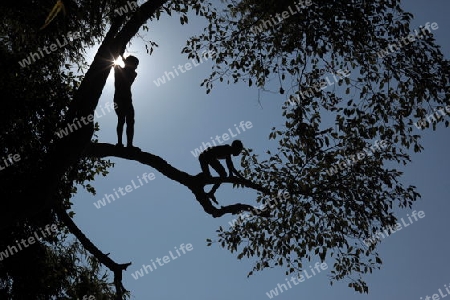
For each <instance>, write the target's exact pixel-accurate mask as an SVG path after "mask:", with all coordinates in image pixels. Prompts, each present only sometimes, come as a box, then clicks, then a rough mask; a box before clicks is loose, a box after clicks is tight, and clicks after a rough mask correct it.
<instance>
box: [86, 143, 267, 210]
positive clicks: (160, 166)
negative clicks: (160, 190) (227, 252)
mask: <svg viewBox="0 0 450 300" xmlns="http://www.w3.org/2000/svg"><path fill="white" fill-rule="evenodd" d="M84 155H85V156H92V157H97V158H103V157H108V156H114V157H120V158H124V159H128V160H134V161H137V162H140V163H142V164H145V165H148V166H150V167H152V168H154V169H156V170H157V171H159V172H160V173H161V174H163V175H164V176H166V177H168V178H170V179H172V180H174V181H176V182H178V183H180V184H182V185H185V186H186V187H187V188H189V189H190V190H191V191H192V193H193V194H194V195H195V197H196V199H197V201H198V202H199V203H200V204H201V205H202V207H203V209H204V211H205V212H206V213H208V214H210V215H212V216H213V217H214V218H218V217H221V216H223V215H224V214H227V213H229V214H239V213H241V212H242V211H253V212H254V213H256V214H260V215H261V216H264V215H265V214H264V212H263V211H259V210H257V209H254V208H253V206H251V205H248V204H241V203H236V204H232V205H228V206H221V207H220V208H217V207H215V206H214V205H212V203H211V200H212V201H215V202H216V203H217V201H216V200H215V199H216V198H215V196H214V193H215V192H216V190H217V189H218V188H219V186H220V185H221V184H222V183H232V184H238V185H242V186H245V187H247V188H251V189H254V190H256V191H259V192H261V193H263V194H267V195H268V194H269V193H270V191H269V190H268V189H266V188H264V187H262V186H260V185H258V184H256V183H254V182H251V181H250V180H248V179H245V178H241V177H227V178H222V177H206V176H204V175H203V173H199V174H197V175H191V174H188V173H186V172H184V171H181V170H179V169H177V168H175V167H173V166H172V165H170V164H169V163H168V162H167V161H165V160H164V159H162V158H161V157H159V156H157V155H154V154H151V153H147V152H143V151H136V150H133V149H127V148H123V147H116V146H114V145H112V144H108V143H91V144H90V145H89V146H88V147H87V148H86V151H85V153H84ZM210 184H214V187H213V188H212V189H211V191H210V192H208V193H207V192H205V191H204V188H205V186H206V185H210Z"/></svg>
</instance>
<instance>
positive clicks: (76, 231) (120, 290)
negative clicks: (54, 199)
mask: <svg viewBox="0 0 450 300" xmlns="http://www.w3.org/2000/svg"><path fill="white" fill-rule="evenodd" d="M56 213H57V214H58V217H59V218H60V219H61V221H62V222H64V224H65V225H66V226H67V228H68V229H69V231H70V232H71V233H72V234H73V235H75V236H76V238H77V239H78V240H79V241H80V243H81V244H82V245H83V247H84V248H85V249H86V250H88V251H89V252H90V253H91V254H92V255H93V256H95V258H97V259H98V261H99V262H100V263H102V264H103V265H105V266H106V267H107V268H108V269H110V270H111V271H112V272H113V273H114V285H115V287H116V297H117V299H120V300H122V299H123V294H124V293H125V292H127V290H126V289H125V287H124V286H123V283H122V272H123V271H125V270H126V269H127V268H128V266H130V265H131V262H129V263H125V264H118V263H116V262H115V261H113V260H112V259H111V258H109V256H108V254H109V253H108V254H104V253H102V252H101V251H100V250H99V249H98V248H97V246H95V245H94V244H93V243H92V242H91V241H90V240H89V239H88V238H87V237H86V235H85V234H84V233H83V232H82V231H81V229H80V228H78V226H77V225H76V224H75V222H74V221H73V220H72V218H71V217H70V216H69V215H68V214H67V212H66V211H65V210H64V209H63V208H60V207H58V208H57V209H56Z"/></svg>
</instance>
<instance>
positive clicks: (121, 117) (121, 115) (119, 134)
mask: <svg viewBox="0 0 450 300" xmlns="http://www.w3.org/2000/svg"><path fill="white" fill-rule="evenodd" d="M115 107H116V108H115V111H116V114H117V128H116V132H117V146H119V147H123V143H122V135H123V126H124V124H125V114H124V113H123V111H122V109H121V108H120V107H119V106H118V105H116V106H115Z"/></svg>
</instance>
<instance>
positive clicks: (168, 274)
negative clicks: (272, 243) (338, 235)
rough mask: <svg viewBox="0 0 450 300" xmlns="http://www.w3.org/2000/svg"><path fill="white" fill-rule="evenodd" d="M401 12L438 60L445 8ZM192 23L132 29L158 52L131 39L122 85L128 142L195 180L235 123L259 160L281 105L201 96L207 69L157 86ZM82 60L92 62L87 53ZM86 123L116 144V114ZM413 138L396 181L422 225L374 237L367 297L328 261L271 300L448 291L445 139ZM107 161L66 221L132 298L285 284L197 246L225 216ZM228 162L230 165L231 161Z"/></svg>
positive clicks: (237, 194) (252, 97)
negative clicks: (127, 101) (128, 92)
mask: <svg viewBox="0 0 450 300" xmlns="http://www.w3.org/2000/svg"><path fill="white" fill-rule="evenodd" d="M413 2H414V3H413ZM404 8H405V9H406V10H408V11H410V12H412V13H413V14H414V16H415V19H414V21H413V24H412V28H414V27H418V26H419V25H423V24H425V23H426V22H437V23H438V25H439V29H438V30H436V31H433V34H434V35H435V37H436V39H437V42H438V44H440V45H442V51H443V53H444V55H445V56H446V57H448V53H449V50H450V41H449V40H448V38H447V36H448V32H447V30H448V29H449V28H450V20H448V18H447V14H448V12H449V11H450V2H448V1H444V0H430V1H427V2H426V3H425V2H419V1H409V2H407V3H405V4H404ZM201 26H202V22H201V21H200V20H195V19H190V20H189V24H188V25H185V26H181V25H180V24H179V22H178V17H177V16H175V17H173V18H163V19H161V20H160V21H159V22H155V23H152V24H151V26H150V32H149V33H145V32H143V34H144V35H145V38H146V39H152V40H153V41H156V42H157V43H158V44H159V45H160V47H159V48H156V49H155V51H154V53H153V54H152V55H151V56H149V55H148V54H147V53H146V52H145V47H144V45H143V42H142V40H140V39H139V38H135V39H134V40H133V41H132V45H131V46H130V47H128V49H127V50H128V52H130V53H131V54H133V55H136V56H137V57H138V58H139V59H140V65H139V67H138V69H137V72H138V76H137V78H136V81H135V83H134V85H133V88H132V91H133V102H134V107H135V110H136V129H135V145H137V146H139V147H140V148H141V149H142V150H143V151H147V152H151V153H153V154H156V155H159V156H161V157H163V158H164V159H166V160H167V161H168V162H169V163H170V164H172V165H173V166H174V167H176V168H179V169H181V170H184V171H186V172H188V173H191V174H197V173H198V172H200V166H199V163H198V159H197V158H195V157H194V156H193V155H192V154H191V151H192V150H194V149H195V148H197V147H199V146H200V145H202V143H203V142H208V141H210V138H211V137H215V136H216V135H222V134H223V133H226V132H228V130H229V129H230V130H232V131H233V132H236V131H235V129H234V124H237V125H238V124H239V123H240V122H241V121H244V122H248V121H249V122H251V123H252V125H253V127H252V128H251V129H247V130H246V131H245V132H241V134H239V135H238V137H237V138H239V139H241V140H242V141H243V143H244V145H245V146H246V147H249V148H252V149H254V150H255V151H256V152H258V153H263V152H264V151H265V150H266V149H268V148H272V147H274V146H275V145H274V144H273V142H271V141H270V142H269V141H268V135H269V132H270V129H271V128H272V127H273V126H281V125H282V124H283V123H284V122H283V118H282V116H281V103H282V102H283V101H284V100H285V97H283V96H282V95H279V94H277V93H270V92H264V93H261V94H260V96H261V97H260V98H259V97H258V95H259V93H258V90H257V89H255V88H249V87H248V86H247V85H244V84H237V85H226V84H216V85H215V88H214V89H213V90H212V92H211V93H210V94H209V95H206V93H205V89H204V88H203V87H200V82H201V81H202V80H203V78H205V77H206V76H207V74H208V72H209V71H210V68H211V63H210V62H209V61H205V62H203V63H202V64H200V65H198V66H195V67H193V68H192V69H191V70H189V71H187V72H186V73H184V74H180V75H179V76H177V77H176V78H174V79H172V80H170V81H168V82H166V83H165V84H162V85H160V86H159V87H158V86H157V85H156V84H155V83H154V80H157V78H158V77H161V76H163V75H164V72H168V71H173V68H172V66H177V65H178V64H183V65H184V64H185V63H187V62H189V61H190V60H189V59H187V57H186V56H185V55H182V54H181V53H180V51H181V49H182V47H184V44H185V40H186V39H187V38H188V37H189V36H191V35H193V34H195V33H198V32H199V30H200V29H201ZM90 57H91V58H92V57H93V56H92V52H91V53H90ZM113 87H114V85H113V77H112V76H110V78H109V79H108V82H107V84H106V87H105V89H104V91H103V94H102V97H101V99H100V103H99V106H103V107H104V105H105V103H106V102H111V101H112V99H113V93H114V89H113ZM97 121H98V122H99V123H100V129H101V130H100V132H99V140H100V141H101V142H108V143H116V136H115V126H116V115H115V114H114V113H109V114H108V113H107V114H105V115H102V117H101V118H98V119H97ZM417 131H419V130H417ZM420 134H422V135H423V145H424V147H425V151H423V152H422V153H418V154H413V155H412V159H413V163H412V164H410V165H409V166H407V167H405V168H403V169H404V171H405V175H404V177H403V182H404V183H405V184H413V185H416V186H417V188H418V190H419V192H420V193H421V194H422V199H421V200H419V201H417V203H416V204H415V205H414V207H413V209H412V210H416V211H421V210H422V211H424V213H425V217H424V218H421V219H419V220H418V221H414V222H413V223H412V224H410V226H408V227H407V228H403V229H402V230H400V231H399V232H396V233H394V234H392V235H391V236H389V237H387V238H386V239H384V240H383V242H382V243H381V245H380V246H379V252H380V254H381V258H382V260H383V266H382V269H381V270H378V271H375V272H374V273H373V274H369V275H366V276H365V279H366V281H367V283H368V285H369V294H368V295H367V294H359V293H356V292H354V291H353V290H352V289H351V288H348V287H347V284H348V282H346V281H342V282H338V283H334V284H333V286H330V280H329V278H328V277H327V275H328V274H329V271H330V269H331V262H329V268H328V270H324V271H321V272H320V273H319V274H317V275H316V276H313V277H312V278H309V279H307V280H305V281H304V282H301V283H300V284H298V285H296V286H292V288H291V289H289V290H287V291H284V292H283V293H281V294H280V295H279V296H277V297H275V298H276V299H284V300H292V299H311V298H314V299H348V300H353V299H364V300H372V299H373V300H375V299H376V300H379V299H397V300H403V299H405V300H406V299H408V300H410V299H420V297H422V299H425V297H426V296H427V295H429V296H430V297H431V296H432V295H433V294H436V293H437V294H438V293H439V289H441V290H442V292H443V293H444V294H448V293H447V292H446V291H445V286H444V285H447V286H449V285H450V272H449V270H448V265H449V263H450V259H449V255H448V249H449V242H448V241H447V236H446V229H447V228H448V217H447V215H448V213H449V212H450V203H449V201H448V195H449V194H450V184H449V182H448V181H449V180H448V176H447V169H448V167H449V159H448V157H447V156H446V153H447V152H448V150H447V149H448V146H449V142H448V138H446V137H447V136H446V135H445V128H444V127H439V128H438V130H437V131H436V132H433V131H432V130H431V129H426V130H423V131H421V132H420ZM112 161H113V162H116V166H115V167H114V168H112V169H111V170H110V171H111V173H110V174H109V175H108V176H107V177H99V178H97V180H96V181H95V183H94V186H95V188H96V189H97V195H96V196H92V195H90V194H87V193H86V192H79V193H78V194H77V195H76V197H75V198H74V199H73V202H74V207H73V209H74V211H75V212H76V215H75V221H76V222H77V224H78V225H79V226H80V227H81V229H82V230H83V231H84V232H85V234H86V235H87V236H88V237H89V238H90V239H91V240H92V241H93V242H94V243H95V244H96V245H97V246H98V247H99V248H100V249H101V250H102V251H103V252H106V253H108V252H110V253H111V254H110V257H111V258H113V259H114V260H115V261H116V262H119V263H124V262H129V261H131V262H132V263H133V264H132V265H131V266H130V267H129V268H128V271H127V272H125V273H124V276H123V278H124V284H125V287H126V288H128V289H129V290H131V291H132V295H133V297H132V299H138V300H144V299H161V300H165V299H180V298H187V299H199V300H210V299H214V300H225V299H227V300H228V299H268V296H267V295H266V292H269V291H270V290H271V289H275V287H277V284H278V283H286V281H285V278H287V276H286V275H285V270H284V269H282V268H279V269H270V270H269V269H267V270H265V271H263V272H259V273H256V274H254V275H253V276H251V277H249V278H247V276H246V275H247V273H248V272H249V271H250V270H251V268H252V263H253V261H252V260H251V259H250V260H249V259H243V260H237V259H236V255H235V254H231V253H230V252H228V251H227V250H225V249H222V248H220V247H219V246H218V245H215V244H213V246H212V247H207V246H206V242H205V239H206V238H212V239H213V240H214V238H215V236H216V235H215V230H216V229H217V228H218V227H219V226H223V227H227V226H229V225H228V222H229V221H231V220H232V219H233V218H234V216H230V215H225V216H224V217H222V218H218V219H214V218H212V217H211V216H210V215H207V214H206V213H205V212H204V211H203V209H202V208H201V206H200V205H199V204H198V202H197V201H196V200H195V198H194V196H193V195H192V194H191V193H190V191H189V190H187V189H186V188H185V187H184V186H182V185H180V184H178V183H177V182H174V181H171V180H170V179H167V178H166V177H164V176H162V175H161V174H160V173H158V172H157V171H156V170H154V169H151V168H149V167H147V166H143V165H141V164H139V163H137V162H133V161H127V160H122V159H116V158H113V159H112ZM234 161H235V165H236V166H239V159H236V158H235V159H234ZM152 172H153V173H154V174H155V178H154V179H153V180H149V181H148V183H144V184H143V185H142V186H139V188H137V189H134V190H133V191H132V192H130V193H127V194H126V195H125V196H121V197H120V198H119V199H117V200H116V201H114V202H113V203H111V204H108V205H106V206H105V207H102V208H100V209H97V208H96V207H95V206H94V205H93V202H95V201H97V200H99V199H101V198H102V197H103V196H104V194H105V193H108V194H112V193H113V192H114V189H116V190H118V188H119V187H122V188H125V186H126V185H128V184H130V182H131V181H132V180H134V181H135V183H137V182H138V181H137V178H138V177H140V178H142V175H143V174H144V173H152ZM137 185H140V184H139V183H137ZM219 195H220V196H219V197H218V198H217V199H218V201H219V202H220V203H222V204H231V203H235V202H242V203H248V204H252V205H253V204H255V198H254V193H253V192H251V191H247V190H232V189H225V190H223V191H221V192H220V193H219ZM412 210H401V211H398V213H397V216H398V218H402V217H403V218H404V219H405V221H407V214H409V215H411V211H412ZM183 243H184V244H185V245H186V244H188V243H190V244H191V245H192V249H191V251H186V253H185V254H183V253H182V252H180V254H181V255H180V256H178V255H177V254H175V253H176V249H175V247H177V248H178V249H179V248H180V245H181V244H183ZM169 251H172V254H174V256H177V258H176V259H171V261H170V262H169V263H167V264H164V265H163V266H161V267H158V268H157V269H155V270H154V271H153V272H149V274H146V275H145V276H143V277H141V278H139V279H138V280H135V279H134V278H133V277H132V276H131V274H132V273H134V272H135V271H137V270H139V269H140V268H141V267H142V265H143V264H145V265H147V264H150V263H151V260H153V261H155V259H156V258H157V257H159V258H161V259H162V258H163V257H164V256H165V255H170V254H169ZM180 251H181V250H180ZM307 267H309V266H307ZM307 269H308V270H309V268H307ZM430 299H431V298H430ZM439 299H440V298H439Z"/></svg>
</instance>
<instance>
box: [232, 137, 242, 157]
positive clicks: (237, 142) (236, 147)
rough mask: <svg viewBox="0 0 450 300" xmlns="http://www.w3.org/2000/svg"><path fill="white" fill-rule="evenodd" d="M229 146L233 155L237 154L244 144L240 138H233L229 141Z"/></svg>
mask: <svg viewBox="0 0 450 300" xmlns="http://www.w3.org/2000/svg"><path fill="white" fill-rule="evenodd" d="M231 148H232V149H233V152H232V153H233V155H234V156H238V155H239V153H241V151H242V150H243V149H244V145H243V144H242V142H241V141H240V140H235V141H233V142H232V143H231Z"/></svg>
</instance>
